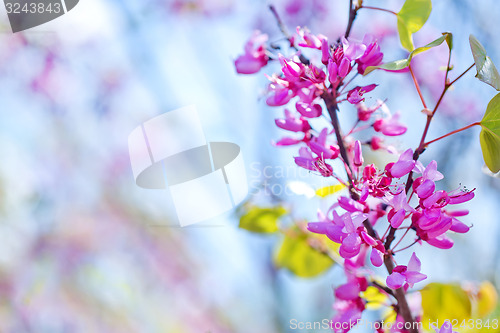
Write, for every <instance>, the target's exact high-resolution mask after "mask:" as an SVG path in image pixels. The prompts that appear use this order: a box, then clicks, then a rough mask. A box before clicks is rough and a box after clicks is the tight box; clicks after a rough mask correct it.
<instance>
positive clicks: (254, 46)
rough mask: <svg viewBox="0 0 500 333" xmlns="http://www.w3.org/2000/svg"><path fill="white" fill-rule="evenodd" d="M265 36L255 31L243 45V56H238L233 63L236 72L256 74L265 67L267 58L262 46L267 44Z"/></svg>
mask: <svg viewBox="0 0 500 333" xmlns="http://www.w3.org/2000/svg"><path fill="white" fill-rule="evenodd" d="M267 38H268V37H267V35H266V34H261V33H260V31H258V30H257V31H255V32H254V33H253V35H252V37H250V39H249V40H248V42H247V43H246V44H245V54H243V55H241V56H239V57H238V58H236V60H235V61H234V65H235V67H236V72H237V73H239V74H253V73H257V72H258V71H259V70H260V69H261V68H262V67H264V66H265V65H267V62H268V60H269V57H268V56H267V55H266V49H265V47H264V44H265V43H266V42H267Z"/></svg>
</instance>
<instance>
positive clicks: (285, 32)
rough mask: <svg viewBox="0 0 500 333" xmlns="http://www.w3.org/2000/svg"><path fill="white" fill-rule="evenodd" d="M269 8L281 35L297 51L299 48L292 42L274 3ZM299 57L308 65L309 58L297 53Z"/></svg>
mask: <svg viewBox="0 0 500 333" xmlns="http://www.w3.org/2000/svg"><path fill="white" fill-rule="evenodd" d="M269 10H271V13H273V16H274V18H275V19H276V22H277V23H278V28H279V29H280V31H281V33H282V34H283V36H285V38H286V39H288V42H289V43H290V46H291V47H293V48H294V49H295V50H296V51H299V49H298V48H297V47H296V46H295V45H294V44H293V39H292V37H291V36H290V33H289V32H288V29H287V28H286V25H285V24H284V23H283V20H282V19H281V17H280V15H279V14H278V11H277V10H276V7H274V5H269ZM299 59H300V61H301V62H302V63H303V64H305V65H309V59H307V58H306V57H304V56H303V55H302V54H300V55H299Z"/></svg>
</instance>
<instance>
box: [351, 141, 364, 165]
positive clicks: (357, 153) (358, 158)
mask: <svg viewBox="0 0 500 333" xmlns="http://www.w3.org/2000/svg"><path fill="white" fill-rule="evenodd" d="M353 162H354V165H355V166H356V167H358V168H359V167H360V166H362V165H363V163H364V160H363V153H362V151H361V142H359V140H356V142H355V143H354V159H353Z"/></svg>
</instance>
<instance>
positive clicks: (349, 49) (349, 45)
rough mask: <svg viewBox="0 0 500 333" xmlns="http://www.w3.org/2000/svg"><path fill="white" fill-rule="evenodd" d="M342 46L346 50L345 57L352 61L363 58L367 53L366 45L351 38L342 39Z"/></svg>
mask: <svg viewBox="0 0 500 333" xmlns="http://www.w3.org/2000/svg"><path fill="white" fill-rule="evenodd" d="M342 46H343V49H344V55H345V56H346V57H347V58H348V59H349V60H351V61H353V60H356V59H359V58H361V57H362V56H363V55H364V54H365V51H366V45H365V44H363V43H362V42H359V41H355V40H353V39H351V38H350V39H349V40H347V39H345V38H344V37H342Z"/></svg>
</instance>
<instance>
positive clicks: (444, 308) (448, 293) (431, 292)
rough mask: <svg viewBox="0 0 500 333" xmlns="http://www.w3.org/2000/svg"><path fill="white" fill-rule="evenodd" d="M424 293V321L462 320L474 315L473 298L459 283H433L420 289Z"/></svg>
mask: <svg viewBox="0 0 500 333" xmlns="http://www.w3.org/2000/svg"><path fill="white" fill-rule="evenodd" d="M420 294H421V295H422V310H423V312H424V313H423V317H422V323H429V322H436V321H438V322H439V323H443V322H444V321H445V320H450V321H452V320H453V321H455V319H456V320H458V322H459V323H460V322H462V321H463V320H468V319H470V318H471V316H472V305H471V300H470V298H469V295H468V294H467V292H465V291H464V290H463V289H462V287H460V285H458V284H442V283H431V284H428V285H427V286H426V287H425V288H424V289H422V290H421V291H420Z"/></svg>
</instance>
